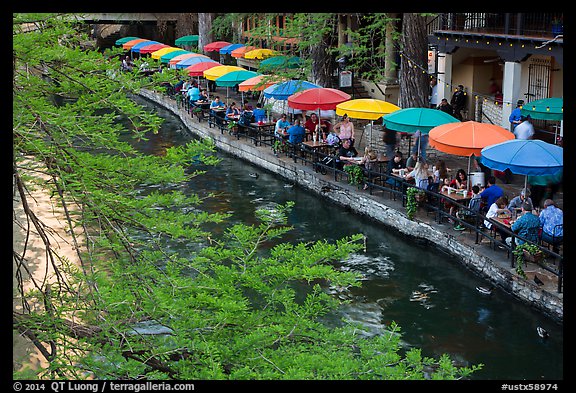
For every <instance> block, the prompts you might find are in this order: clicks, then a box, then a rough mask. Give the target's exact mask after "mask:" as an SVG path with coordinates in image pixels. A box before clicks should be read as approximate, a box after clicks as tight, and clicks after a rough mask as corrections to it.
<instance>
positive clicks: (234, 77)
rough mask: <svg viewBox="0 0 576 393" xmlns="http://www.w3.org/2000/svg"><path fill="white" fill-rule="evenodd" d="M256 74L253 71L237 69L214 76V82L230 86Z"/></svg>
mask: <svg viewBox="0 0 576 393" xmlns="http://www.w3.org/2000/svg"><path fill="white" fill-rule="evenodd" d="M258 75H259V74H258V73H257V72H254V71H248V70H237V71H231V72H227V73H226V74H223V75H222V76H220V77H218V78H216V79H215V82H216V86H226V87H232V86H236V85H238V84H240V83H241V82H244V81H245V80H246V79H250V78H252V77H254V76H258Z"/></svg>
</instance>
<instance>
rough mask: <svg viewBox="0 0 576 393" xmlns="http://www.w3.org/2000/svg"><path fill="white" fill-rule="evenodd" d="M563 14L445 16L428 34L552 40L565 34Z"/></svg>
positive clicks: (431, 24) (478, 13)
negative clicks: (461, 34) (473, 34)
mask: <svg viewBox="0 0 576 393" xmlns="http://www.w3.org/2000/svg"><path fill="white" fill-rule="evenodd" d="M563 20H564V14H562V13H487V12H477V13H474V12H463V13H443V14H439V15H438V17H437V18H435V19H433V20H432V21H431V22H430V23H429V24H428V34H434V32H437V31H450V32H460V33H475V34H483V35H492V36H496V35H504V36H516V37H517V38H545V39H548V38H553V37H555V36H557V35H560V34H563V31H564V25H563Z"/></svg>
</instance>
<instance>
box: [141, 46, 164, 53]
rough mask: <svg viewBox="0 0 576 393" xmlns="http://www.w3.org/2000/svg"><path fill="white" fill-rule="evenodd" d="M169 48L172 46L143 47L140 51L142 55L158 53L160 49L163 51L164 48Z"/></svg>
mask: <svg viewBox="0 0 576 393" xmlns="http://www.w3.org/2000/svg"><path fill="white" fill-rule="evenodd" d="M169 46H170V45H166V44H152V45H146V46H145V47H143V48H142V49H140V54H144V53H152V52H156V51H157V50H160V49H163V48H168V47H169Z"/></svg>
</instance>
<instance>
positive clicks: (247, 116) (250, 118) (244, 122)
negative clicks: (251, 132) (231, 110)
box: [238, 105, 254, 127]
mask: <svg viewBox="0 0 576 393" xmlns="http://www.w3.org/2000/svg"><path fill="white" fill-rule="evenodd" d="M253 122H254V112H253V111H252V110H251V107H249V106H246V105H245V106H244V110H243V111H242V113H241V114H240V119H239V120H238V124H240V125H241V126H243V127H248V126H250V123H253Z"/></svg>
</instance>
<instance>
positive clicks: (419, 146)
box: [412, 130, 428, 161]
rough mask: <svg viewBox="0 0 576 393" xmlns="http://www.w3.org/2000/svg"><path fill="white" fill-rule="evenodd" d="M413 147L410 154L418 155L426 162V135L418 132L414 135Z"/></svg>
mask: <svg viewBox="0 0 576 393" xmlns="http://www.w3.org/2000/svg"><path fill="white" fill-rule="evenodd" d="M414 141H415V142H414V146H413V147H412V154H418V155H419V156H420V158H422V159H423V160H424V161H426V149H427V148H428V134H423V133H422V132H421V131H420V130H418V131H416V132H415V133H414Z"/></svg>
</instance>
